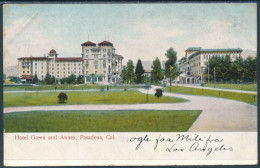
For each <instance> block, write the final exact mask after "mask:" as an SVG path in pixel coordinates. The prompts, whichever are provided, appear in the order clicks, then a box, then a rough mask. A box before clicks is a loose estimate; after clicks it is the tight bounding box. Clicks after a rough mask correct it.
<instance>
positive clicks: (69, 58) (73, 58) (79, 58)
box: [55, 57, 83, 61]
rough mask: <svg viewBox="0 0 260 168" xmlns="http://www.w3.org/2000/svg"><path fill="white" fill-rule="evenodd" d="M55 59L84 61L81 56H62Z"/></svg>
mask: <svg viewBox="0 0 260 168" xmlns="http://www.w3.org/2000/svg"><path fill="white" fill-rule="evenodd" d="M55 61H83V58H81V57H60V58H55Z"/></svg>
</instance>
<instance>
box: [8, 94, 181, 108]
mask: <svg viewBox="0 0 260 168" xmlns="http://www.w3.org/2000/svg"><path fill="white" fill-rule="evenodd" d="M65 93H67V95H68V101H67V103H62V104H60V103H58V98H57V96H58V94H59V92H54V91H53V92H34V93H4V107H10V106H36V105H64V104H140V103H147V102H146V94H143V93H140V92H137V91H108V92H107V91H105V92H101V91H97V92H79V91H74V92H66V91H65ZM183 101H185V100H184V99H180V98H174V97H167V96H162V97H160V98H157V97H155V96H154V95H149V101H148V103H176V102H183Z"/></svg>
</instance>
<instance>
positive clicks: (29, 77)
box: [21, 75, 32, 79]
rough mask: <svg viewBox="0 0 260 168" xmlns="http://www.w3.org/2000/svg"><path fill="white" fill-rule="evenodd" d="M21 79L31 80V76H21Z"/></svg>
mask: <svg viewBox="0 0 260 168" xmlns="http://www.w3.org/2000/svg"><path fill="white" fill-rule="evenodd" d="M21 79H32V75H22V77H21Z"/></svg>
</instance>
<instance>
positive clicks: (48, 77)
mask: <svg viewBox="0 0 260 168" xmlns="http://www.w3.org/2000/svg"><path fill="white" fill-rule="evenodd" d="M44 81H45V83H46V84H48V85H51V84H53V83H55V77H54V76H51V75H50V74H49V73H47V74H46V76H45V78H44Z"/></svg>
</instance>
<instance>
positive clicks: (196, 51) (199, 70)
mask: <svg viewBox="0 0 260 168" xmlns="http://www.w3.org/2000/svg"><path fill="white" fill-rule="evenodd" d="M242 51H243V50H242V49H240V48H230V49H202V48H201V47H191V48H188V49H187V50H185V53H186V54H185V56H184V57H182V58H181V59H180V60H179V68H180V72H181V74H180V76H179V81H180V83H200V82H201V81H202V80H203V74H204V70H205V69H206V64H207V62H208V60H209V59H210V58H211V57H226V56H228V55H229V56H230V57H231V59H232V61H234V60H235V59H236V58H237V57H240V56H241V53H242Z"/></svg>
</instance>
